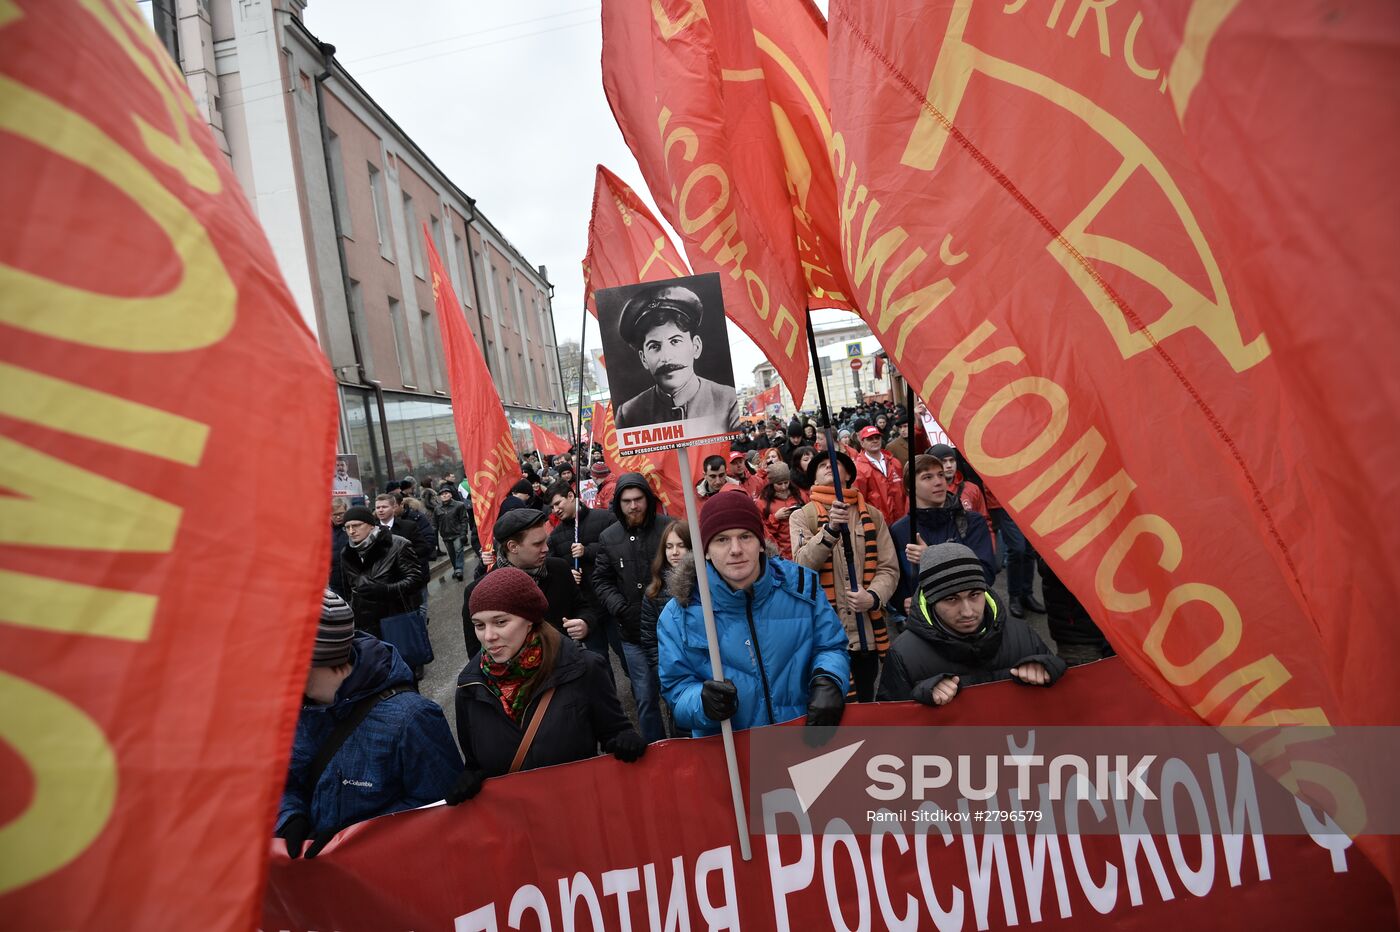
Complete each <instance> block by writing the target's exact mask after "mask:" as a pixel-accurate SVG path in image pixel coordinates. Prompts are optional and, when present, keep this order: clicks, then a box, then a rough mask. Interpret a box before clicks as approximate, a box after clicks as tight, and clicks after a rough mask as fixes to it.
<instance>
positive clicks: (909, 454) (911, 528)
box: [904, 379, 919, 543]
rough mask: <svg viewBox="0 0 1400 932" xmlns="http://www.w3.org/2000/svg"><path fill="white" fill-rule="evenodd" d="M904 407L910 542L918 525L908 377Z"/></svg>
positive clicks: (911, 391) (911, 387) (911, 385)
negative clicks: (907, 420) (915, 519)
mask: <svg viewBox="0 0 1400 932" xmlns="http://www.w3.org/2000/svg"><path fill="white" fill-rule="evenodd" d="M904 407H905V408H906V409H908V411H907V413H908V415H909V446H908V447H907V448H906V453H907V455H906V457H905V463H904V475H906V476H908V477H909V540H910V542H911V543H912V542H913V541H916V540H918V539H919V526H918V525H917V524H915V523H914V483H915V481H916V480H917V478H918V477H917V476H915V475H914V437H915V434H914V383H913V382H910V381H909V380H908V379H905V380H904Z"/></svg>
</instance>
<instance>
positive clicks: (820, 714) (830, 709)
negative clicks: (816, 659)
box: [807, 671, 846, 727]
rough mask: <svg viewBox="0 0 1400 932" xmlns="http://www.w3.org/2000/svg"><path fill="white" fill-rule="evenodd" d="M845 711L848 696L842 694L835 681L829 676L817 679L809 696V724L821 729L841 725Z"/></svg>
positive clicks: (821, 676) (813, 681) (813, 682)
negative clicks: (842, 714)
mask: <svg viewBox="0 0 1400 932" xmlns="http://www.w3.org/2000/svg"><path fill="white" fill-rule="evenodd" d="M820 672H821V671H818V673H820ZM845 711H846V694H845V693H843V692H841V687H839V686H837V685H836V682H835V680H833V679H831V677H830V676H829V675H820V676H817V677H815V678H814V679H813V680H812V685H811V687H810V689H809V690H808V695H807V724H808V725H817V726H819V727H821V726H825V727H830V726H833V725H839V724H841V713H843V712H845Z"/></svg>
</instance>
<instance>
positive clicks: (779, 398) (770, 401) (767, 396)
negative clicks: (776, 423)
mask: <svg viewBox="0 0 1400 932" xmlns="http://www.w3.org/2000/svg"><path fill="white" fill-rule="evenodd" d="M753 400H754V401H755V402H757V404H758V410H757V411H755V412H753V413H754V414H759V415H763V416H764V417H771V416H772V413H773V412H772V406H773V405H781V404H782V403H783V387H782V386H781V385H774V386H772V387H771V388H767V389H764V390H763V391H761V392H759V393H758V394H757V395H755V396H754V399H753Z"/></svg>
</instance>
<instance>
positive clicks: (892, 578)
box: [788, 491, 899, 650]
mask: <svg viewBox="0 0 1400 932" xmlns="http://www.w3.org/2000/svg"><path fill="white" fill-rule="evenodd" d="M846 494H847V495H850V494H851V493H850V492H849V491H848V492H847V493H846ZM866 507H869V506H866ZM851 517H852V519H851V522H850V524H849V525H848V527H849V528H850V531H851V547H852V548H853V552H854V554H855V558H856V561H857V563H861V564H863V562H864V559H865V528H864V526H863V522H862V521H861V520H860V518H859V517H857V516H856V514H855V511H854V509H853V510H852V516H851ZM870 519H871V521H872V522H873V523H874V525H875V560H876V565H875V576H874V578H873V579H871V581H870V583H869V584H868V585H866V586H865V588H867V589H869V590H870V591H871V592H874V593H875V594H876V595H877V596H879V597H880V606H881V608H884V607H885V606H886V605H887V604H888V602H889V600H890V599H891V598H893V597H894V591H895V588H896V587H897V586H898V585H899V557H898V555H897V554H896V552H895V548H894V538H892V537H890V530H889V528H888V527H886V526H885V519H884V517H882V516H881V514H880V511H879V509H877V508H870ZM817 520H818V519H817V506H816V505H815V504H814V503H812V502H808V503H807V504H806V505H803V506H802V507H801V508H800V509H799V510H797V511H795V512H793V515H792V517H791V518H789V519H788V530H789V532H790V533H791V534H792V558H793V560H794V561H795V562H797V563H798V564H800V565H802V566H806V567H809V568H811V569H814V570H816V571H817V572H818V573H820V572H821V571H822V570H823V569H825V568H826V566H827V564H829V563H832V562H833V560H834V561H835V570H834V576H835V579H836V605H835V608H836V614H837V615H838V616H839V617H840V619H841V624H843V625H845V626H846V636H847V638H848V639H849V641H850V646H851V650H860V649H861V634H862V633H864V635H865V648H866V649H867V650H874V649H875V634H874V631H873V630H872V628H871V626H870V619H869V618H868V617H867V616H864V615H862V616H861V620H862V622H863V624H861V625H860V626H859V627H857V625H856V614H855V612H854V611H852V609H851V606H850V602H849V601H848V599H847V596H846V593H847V590H848V589H849V585H848V583H847V581H848V580H849V579H850V578H851V577H850V574H849V573H848V572H847V571H846V554H845V552H844V551H843V549H842V547H841V543H840V540H839V539H838V541H837V542H836V545H835V547H828V546H827V545H826V543H825V542H824V537H823V535H822V534H821V529H820V527H819V526H818V523H817ZM833 551H834V552H833ZM862 629H863V631H862Z"/></svg>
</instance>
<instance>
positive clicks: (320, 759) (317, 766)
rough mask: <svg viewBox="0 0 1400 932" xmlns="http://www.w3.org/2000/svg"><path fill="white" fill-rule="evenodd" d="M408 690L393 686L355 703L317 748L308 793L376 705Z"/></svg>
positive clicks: (308, 775)
mask: <svg viewBox="0 0 1400 932" xmlns="http://www.w3.org/2000/svg"><path fill="white" fill-rule="evenodd" d="M408 691H409V689H408V687H407V686H391V687H390V688H388V689H386V690H384V691H383V692H378V693H375V694H374V695H372V696H366V697H365V698H363V699H361V700H360V701H359V702H357V703H355V706H354V708H352V709H351V710H350V712H349V713H348V714H347V715H346V716H345V717H344V718H342V719H341V720H340V721H338V722H336V723H335V729H334V730H333V731H331V733H330V734H329V735H327V736H326V740H325V741H323V742H322V743H321V746H320V747H319V748H318V749H317V750H316V756H315V757H314V758H312V760H311V766H310V767H309V768H307V771H306V788H307V792H308V793H315V792H316V784H317V782H319V781H320V779H321V774H322V773H324V772H325V770H326V767H327V766H329V765H330V762H331V758H333V757H335V752H336V751H339V750H340V746H341V745H343V744H344V743H345V740H346V739H347V738H349V737H350V735H351V734H353V733H354V731H355V729H356V728H359V727H360V723H361V722H363V721H364V720H365V718H366V717H367V716H368V715H369V713H370V712H372V711H373V710H374V707H375V706H377V705H379V703H381V702H383V701H384V700H385V699H392V698H393V697H394V696H397V695H398V694H399V693H406V692H408Z"/></svg>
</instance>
